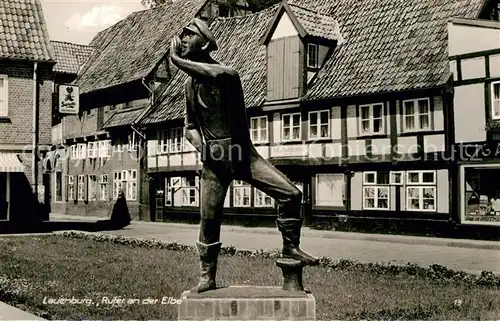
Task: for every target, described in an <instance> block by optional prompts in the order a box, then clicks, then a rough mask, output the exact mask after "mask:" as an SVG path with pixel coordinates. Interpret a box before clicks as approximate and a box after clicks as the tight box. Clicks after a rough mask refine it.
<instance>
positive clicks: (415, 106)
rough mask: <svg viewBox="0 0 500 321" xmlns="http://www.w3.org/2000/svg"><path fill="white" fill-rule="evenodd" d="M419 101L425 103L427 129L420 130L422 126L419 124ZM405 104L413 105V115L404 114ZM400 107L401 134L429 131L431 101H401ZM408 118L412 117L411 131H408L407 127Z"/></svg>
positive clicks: (424, 99)
mask: <svg viewBox="0 0 500 321" xmlns="http://www.w3.org/2000/svg"><path fill="white" fill-rule="evenodd" d="M419 101H427V113H426V115H427V117H428V118H429V122H428V127H426V128H422V124H421V123H420V116H422V114H420V106H419V104H418V102H419ZM407 102H412V103H413V115H407V114H406V103H407ZM402 107H403V112H402V116H403V132H405V133H412V132H421V131H427V130H431V125H432V113H431V100H430V99H429V98H417V99H407V100H403V102H402ZM408 117H413V125H414V128H413V129H408V127H407V123H406V122H407V120H408Z"/></svg>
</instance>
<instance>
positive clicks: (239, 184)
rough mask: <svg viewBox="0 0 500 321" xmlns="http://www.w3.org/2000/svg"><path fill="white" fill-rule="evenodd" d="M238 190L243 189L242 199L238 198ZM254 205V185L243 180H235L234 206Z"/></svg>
mask: <svg viewBox="0 0 500 321" xmlns="http://www.w3.org/2000/svg"><path fill="white" fill-rule="evenodd" d="M236 191H241V194H240V195H241V196H242V198H241V200H238V198H237V195H236ZM245 194H248V205H245V204H244V199H245V198H246V196H245ZM251 206H252V186H251V185H250V184H248V183H247V182H244V181H241V180H234V181H233V207H251Z"/></svg>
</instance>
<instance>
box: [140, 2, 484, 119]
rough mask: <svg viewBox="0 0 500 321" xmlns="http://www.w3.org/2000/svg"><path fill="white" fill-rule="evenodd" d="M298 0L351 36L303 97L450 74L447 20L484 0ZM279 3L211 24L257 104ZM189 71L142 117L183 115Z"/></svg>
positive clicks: (410, 85) (472, 11) (408, 84)
mask: <svg viewBox="0 0 500 321" xmlns="http://www.w3.org/2000/svg"><path fill="white" fill-rule="evenodd" d="M290 2H291V7H293V8H295V9H296V8H297V6H298V7H300V8H307V9H304V10H309V11H314V12H321V13H322V14H327V15H329V16H331V17H333V18H334V19H335V20H337V21H338V22H339V26H340V32H341V34H342V36H343V38H344V43H343V44H341V45H339V46H337V48H335V50H334V51H333V53H332V56H331V57H330V58H329V59H328V60H327V61H326V62H325V65H324V67H323V68H322V70H320V71H319V72H318V75H317V77H315V79H314V81H313V82H312V84H310V86H309V89H308V92H307V94H306V95H305V96H304V97H303V100H320V99H329V98H336V97H349V96H355V95H370V94H376V93H381V92H392V91H405V90H410V89H417V88H430V87H436V86H439V85H442V84H443V82H444V81H445V80H446V77H443V75H445V74H448V72H449V71H448V56H447V43H446V42H447V21H448V19H449V18H450V17H454V16H460V17H464V18H472V17H476V16H477V15H478V14H479V11H480V9H481V5H482V2H483V0H435V1H434V2H428V1H410V2H406V1H394V0H359V1H356V2H354V3H353V2H352V0H337V1H330V0H290ZM276 8H277V7H276V6H274V7H272V8H269V9H267V10H264V11H262V12H260V13H258V14H254V15H250V16H247V17H237V18H229V19H218V20H216V21H215V22H214V23H213V24H212V26H211V28H212V30H213V31H214V34H215V35H216V38H217V41H218V43H219V50H218V51H217V52H216V58H219V61H220V62H221V63H224V64H226V65H228V66H231V67H233V68H235V69H236V70H237V71H238V72H239V74H240V76H241V79H242V84H243V89H244V96H245V103H246V106H247V107H249V108H251V107H255V106H259V105H261V104H262V103H263V102H264V101H265V97H266V60H265V53H266V52H265V50H266V49H265V47H264V46H259V45H258V43H259V39H260V36H261V30H266V29H267V27H268V24H270V23H271V19H272V17H273V15H274V13H275V11H276ZM299 10H300V9H299ZM299 15H300V14H299ZM333 18H332V19H333ZM329 19H330V18H329ZM309 20H314V19H309V18H308V20H307V21H308V22H307V23H309V22H310V21H309ZM302 21H304V19H303V20H302ZM307 23H305V22H304V24H307ZM305 28H314V27H313V26H305ZM317 29H320V28H319V27H318V28H317ZM248 53H252V54H251V55H249V54H248ZM185 79H186V76H185V74H184V73H182V72H181V73H178V74H177V75H176V77H174V79H173V81H172V82H171V83H170V84H169V86H167V87H166V89H165V91H164V93H163V94H162V97H161V99H160V102H161V103H160V104H159V105H158V106H157V107H155V108H154V109H153V110H152V111H151V112H150V113H149V114H147V115H146V117H145V118H144V119H143V120H142V123H145V124H149V123H157V122H162V121H167V120H172V119H178V118H181V117H183V115H184V109H185V108H184V104H185V102H184V95H183V84H184V81H185Z"/></svg>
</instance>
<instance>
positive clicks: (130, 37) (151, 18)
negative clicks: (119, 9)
mask: <svg viewBox="0 0 500 321" xmlns="http://www.w3.org/2000/svg"><path fill="white" fill-rule="evenodd" d="M205 2H206V0H180V1H174V2H173V4H170V5H161V6H158V7H155V8H153V9H149V10H143V11H138V12H134V13H132V14H130V15H129V16H127V17H126V18H125V19H123V20H121V21H119V22H118V23H116V24H115V25H113V26H111V27H109V28H107V29H106V30H104V31H102V32H100V33H99V34H98V35H97V36H96V37H95V38H94V40H92V42H91V43H90V44H91V45H92V46H93V47H94V48H96V50H95V52H94V53H93V54H92V55H91V56H90V58H89V60H88V62H87V63H86V64H85V66H84V67H83V68H82V70H81V72H80V73H79V75H78V79H77V80H76V81H75V83H76V84H77V85H79V86H80V92H81V93H88V92H91V91H96V90H101V89H105V88H109V87H112V86H116V85H121V84H124V83H127V82H131V81H134V80H138V79H141V78H143V77H146V76H147V75H148V74H149V73H150V72H151V71H152V70H153V69H154V68H155V66H156V65H157V64H158V62H159V61H160V60H161V59H162V58H163V56H164V55H165V54H166V52H167V51H168V49H169V48H170V40H171V39H172V37H173V35H175V34H176V33H178V32H180V29H181V28H182V26H184V25H185V24H186V23H187V22H188V21H189V20H190V19H192V18H193V17H195V16H196V14H197V13H198V11H199V10H200V9H201V8H202V7H203V5H204V4H205Z"/></svg>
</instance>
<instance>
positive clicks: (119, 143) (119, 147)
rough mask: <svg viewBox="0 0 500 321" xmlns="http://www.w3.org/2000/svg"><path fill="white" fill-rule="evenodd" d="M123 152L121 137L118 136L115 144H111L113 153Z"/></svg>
mask: <svg viewBox="0 0 500 321" xmlns="http://www.w3.org/2000/svg"><path fill="white" fill-rule="evenodd" d="M121 152H123V143H122V140H121V138H118V139H117V140H116V142H115V145H113V153H121Z"/></svg>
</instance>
